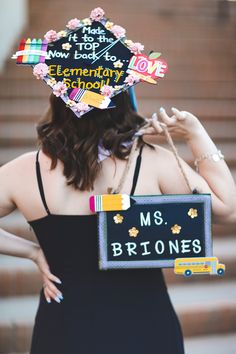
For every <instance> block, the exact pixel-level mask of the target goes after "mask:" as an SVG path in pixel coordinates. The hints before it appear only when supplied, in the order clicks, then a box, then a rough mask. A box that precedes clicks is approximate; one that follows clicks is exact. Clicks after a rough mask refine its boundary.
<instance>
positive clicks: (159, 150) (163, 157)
mask: <svg viewBox="0 0 236 354" xmlns="http://www.w3.org/2000/svg"><path fill="white" fill-rule="evenodd" d="M145 156H146V157H147V158H150V159H153V158H155V159H156V160H157V159H158V162H161V161H162V162H163V164H165V165H166V164H170V163H171V164H172V163H173V162H174V160H175V159H174V156H173V153H172V152H171V151H170V150H168V149H166V148H164V147H162V146H160V145H151V147H149V146H147V147H146V149H145Z"/></svg>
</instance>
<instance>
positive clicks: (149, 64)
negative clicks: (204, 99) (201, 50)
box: [12, 7, 167, 117]
mask: <svg viewBox="0 0 236 354" xmlns="http://www.w3.org/2000/svg"><path fill="white" fill-rule="evenodd" d="M104 15H105V13H104V11H103V9H101V8H100V7H98V8H96V9H94V10H92V11H91V14H90V17H89V18H85V19H83V20H79V19H77V18H74V19H72V20H70V21H69V22H68V23H67V25H66V29H65V30H62V31H60V32H56V31H54V30H50V31H48V32H47V33H46V34H45V36H44V39H43V40H41V39H33V40H31V39H27V40H24V39H23V40H21V42H20V46H19V50H18V52H17V53H16V54H15V55H13V57H12V58H13V59H16V63H17V64H23V65H31V66H32V67H33V74H34V75H35V76H36V78H37V79H42V80H43V81H45V83H46V84H47V85H48V86H49V87H51V89H52V90H53V93H54V94H55V95H56V96H58V97H61V98H62V100H63V101H64V102H65V103H66V105H67V106H68V107H70V108H71V109H72V110H73V112H74V113H75V114H76V116H77V117H81V116H82V115H84V114H85V113H87V112H88V111H90V110H91V109H93V108H94V107H97V108H100V109H106V108H111V107H114V105H113V104H112V97H114V96H116V95H117V94H119V93H120V92H122V91H125V90H128V89H130V88H131V87H132V86H134V85H135V84H137V83H138V82H142V81H146V82H149V83H151V84H156V79H158V78H162V77H164V75H165V73H166V71H167V64H166V62H165V61H163V60H161V59H159V57H160V55H161V54H160V53H157V52H152V53H151V54H150V55H149V56H146V55H144V54H142V51H143V50H144V46H143V45H142V44H141V43H138V42H133V41H131V40H129V39H127V37H126V31H125V29H124V28H123V27H121V26H118V25H115V24H114V23H112V22H111V21H110V20H108V19H106V18H105V17H104Z"/></svg>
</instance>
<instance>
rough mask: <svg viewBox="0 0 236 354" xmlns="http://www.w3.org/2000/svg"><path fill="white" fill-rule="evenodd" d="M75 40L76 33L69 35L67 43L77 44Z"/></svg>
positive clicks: (76, 38) (76, 37)
mask: <svg viewBox="0 0 236 354" xmlns="http://www.w3.org/2000/svg"><path fill="white" fill-rule="evenodd" d="M77 40H78V36H77V34H76V33H74V34H70V35H69V36H68V41H69V42H71V41H73V42H77Z"/></svg>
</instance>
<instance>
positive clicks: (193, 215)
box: [188, 208, 198, 219]
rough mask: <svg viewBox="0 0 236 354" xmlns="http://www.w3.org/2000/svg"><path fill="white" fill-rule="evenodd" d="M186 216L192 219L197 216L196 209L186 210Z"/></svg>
mask: <svg viewBox="0 0 236 354" xmlns="http://www.w3.org/2000/svg"><path fill="white" fill-rule="evenodd" d="M188 216H190V218H192V219H193V218H196V217H197V216H198V213H197V209H193V208H190V209H189V211H188Z"/></svg>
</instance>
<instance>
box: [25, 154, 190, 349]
mask: <svg viewBox="0 0 236 354" xmlns="http://www.w3.org/2000/svg"><path fill="white" fill-rule="evenodd" d="M37 156H38V155H37ZM140 156H141V155H140ZM137 161H138V160H137ZM139 162H140V161H139ZM139 165H140V163H136V169H135V170H136V172H135V176H134V180H133V188H132V191H134V189H135V185H136V182H137V177H138V170H139ZM36 170H37V180H38V185H39V191H40V195H41V198H42V202H43V204H44V207H45V209H46V211H47V213H48V215H47V216H45V217H42V218H40V219H37V220H34V221H31V222H29V224H30V225H31V226H32V228H33V230H34V231H35V234H36V236H37V239H38V241H39V244H40V246H41V248H42V249H43V252H44V254H45V257H46V259H47V261H48V264H49V267H50V269H51V272H52V273H53V274H55V275H56V276H58V277H59V278H60V279H61V281H62V284H56V286H57V287H58V289H60V290H61V291H62V294H63V296H64V300H62V301H61V303H57V302H56V301H54V300H53V299H52V301H51V303H48V302H47V301H46V299H45V296H44V293H43V288H42V289H41V291H40V297H39V305H38V309H37V313H36V316H35V323H34V328H33V335H32V341H31V349H30V354H183V353H184V349H183V338H182V333H181V328H180V325H179V321H178V318H177V316H176V313H175V311H174V309H173V307H172V304H171V301H170V298H169V295H168V292H167V289H166V285H165V282H164V279H163V275H162V271H161V269H131V270H107V271H101V270H99V269H98V239H97V217H96V215H55V214H51V213H50V211H49V209H48V207H47V203H46V200H45V196H44V191H43V185H42V179H41V174H40V166H39V162H38V157H37V161H36ZM135 177H136V178H135Z"/></svg>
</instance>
